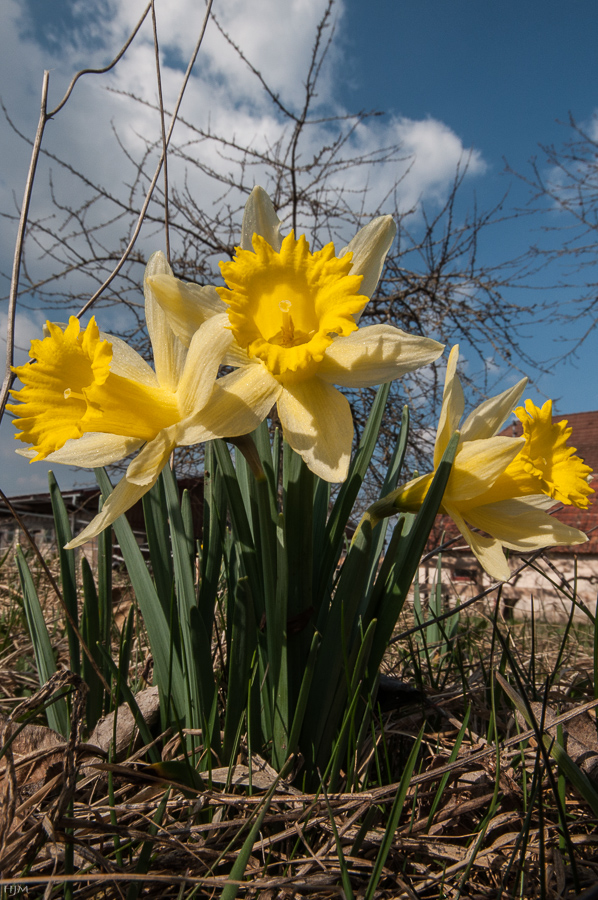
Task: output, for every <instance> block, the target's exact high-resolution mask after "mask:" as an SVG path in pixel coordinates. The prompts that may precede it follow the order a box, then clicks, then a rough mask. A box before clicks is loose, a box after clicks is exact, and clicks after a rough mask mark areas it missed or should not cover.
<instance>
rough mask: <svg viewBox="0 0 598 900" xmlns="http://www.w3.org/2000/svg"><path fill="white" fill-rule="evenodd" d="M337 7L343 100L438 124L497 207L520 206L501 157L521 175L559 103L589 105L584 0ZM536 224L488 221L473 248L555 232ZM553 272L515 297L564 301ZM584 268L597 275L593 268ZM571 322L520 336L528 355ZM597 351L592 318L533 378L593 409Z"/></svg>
mask: <svg viewBox="0 0 598 900" xmlns="http://www.w3.org/2000/svg"><path fill="white" fill-rule="evenodd" d="M347 10H348V12H347V18H346V24H347V32H346V41H347V56H348V58H350V59H351V65H350V67H348V68H349V73H348V75H347V78H346V80H344V82H343V83H342V86H341V92H342V97H343V102H344V103H345V104H346V105H347V106H350V107H353V108H365V109H371V108H378V109H382V110H384V111H385V112H387V113H395V114H397V115H401V116H408V117H410V118H414V119H418V118H421V117H425V116H429V117H431V118H434V119H437V120H439V121H442V122H444V123H446V125H448V126H449V127H450V128H451V129H452V130H453V131H454V132H455V133H456V134H457V135H458V136H459V137H460V139H461V140H462V142H463V145H464V146H465V147H472V148H475V150H477V151H479V152H480V154H481V157H482V159H483V160H484V162H485V163H486V169H485V172H484V173H483V175H481V176H478V177H476V178H475V179H471V181H470V183H469V185H468V187H469V189H470V191H471V192H472V193H473V192H475V196H476V199H477V200H478V202H479V204H480V207H481V208H484V207H485V206H486V207H490V206H492V204H494V203H496V202H498V200H499V199H500V198H501V197H502V196H503V194H505V193H506V192H507V191H508V197H507V203H506V206H505V210H506V211H512V210H514V209H516V208H525V207H526V204H527V203H528V201H529V199H530V192H529V189H528V188H527V186H526V185H525V184H523V183H522V182H521V181H518V180H517V179H516V178H514V177H512V176H511V175H509V174H507V173H506V172H505V164H506V163H508V164H509V165H510V167H511V168H512V169H514V170H515V171H516V172H519V173H521V174H522V175H530V174H531V168H530V165H529V161H530V159H531V158H533V157H536V158H537V159H538V162H539V163H540V165H542V162H543V159H544V156H543V153H542V150H541V149H540V145H544V146H546V145H550V144H554V145H555V146H557V147H559V146H561V145H562V144H563V142H564V141H566V140H568V139H569V138H570V137H571V130H570V128H569V126H568V120H569V115H570V114H572V115H573V117H574V118H575V119H576V120H577V122H578V123H581V124H583V123H587V122H589V121H590V119H591V117H592V114H593V113H594V112H595V111H596V110H598V88H597V77H596V76H597V75H598V57H597V54H596V46H597V42H598V16H597V11H596V7H595V5H594V4H593V3H591V2H589V0H573V2H571V3H568V4H566V5H565V4H563V3H562V2H559V0H527V2H525V3H521V2H516V0H502V2H501V3H479V2H476V0H451V2H450V3H444V2H435V0H422V2H415V0H374V2H372V3H369V4H367V5H366V4H363V3H361V2H359V0H348V3H347ZM544 174H546V170H545V169H544ZM558 221H559V220H558V218H556V217H553V218H552V223H553V224H556V222H558ZM561 221H563V222H565V220H564V219H563V220H561ZM547 223H548V220H547V219H546V218H544V217H537V216H535V217H532V218H522V219H520V220H519V221H513V222H510V223H509V224H507V225H504V226H499V227H496V228H494V229H493V230H492V231H491V232H489V233H488V235H487V240H486V241H485V242H484V241H483V242H482V248H481V250H482V254H483V255H484V258H485V259H488V260H489V261H495V262H497V263H499V262H501V261H502V260H503V259H508V258H512V257H515V256H518V255H519V254H520V253H522V252H523V251H524V250H525V249H526V248H527V247H528V246H529V245H530V244H531V243H537V244H539V245H540V246H548V244H549V243H552V244H553V245H554V244H555V243H558V241H559V235H556V236H551V237H549V236H547V235H546V234H544V233H543V231H542V228H543V226H545V225H546V224H547ZM567 224H569V225H570V224H571V223H570V222H569V221H567ZM562 276H563V271H562V270H559V269H558V268H557V267H552V268H549V269H547V270H545V271H543V272H540V273H539V274H538V275H537V276H536V277H535V278H534V279H530V284H531V285H533V286H534V288H535V291H534V292H533V293H532V292H528V291H525V290H524V289H523V288H521V289H520V290H519V291H518V292H517V299H518V300H519V299H520V298H526V297H529V298H530V300H531V301H533V299H534V297H545V296H550V297H552V299H553V300H554V301H555V303H561V302H565V301H566V300H567V299H569V297H572V296H574V295H575V294H576V293H577V292H576V291H572V292H567V291H564V290H562V291H561V290H559V289H555V287H554V286H555V285H556V284H557V283H558V281H559V279H560V277H562ZM584 277H587V278H588V280H592V279H593V280H594V282H598V270H597V269H596V268H595V269H594V271H593V272H591V271H590V272H586V273H584ZM540 288H542V290H540ZM581 328H582V326H581V325H577V326H575V327H574V328H573V329H572V330H571V331H570V332H569V333H567V334H565V335H563V334H562V333H560V332H559V333H558V334H557V333H555V332H554V330H552V329H551V328H550V327H548V328H542V329H541V330H540V333H539V334H537V335H534V333H533V329H530V336H529V346H530V347H531V348H532V351H533V352H535V353H536V355H537V356H538V357H541V356H542V355H551V353H552V352H553V351H558V349H560V348H562V346H563V344H562V339H563V337H567V338H574V337H577V336H578V335H579V334H580V331H581ZM546 350H547V351H548V352H547V353H545V351H546ZM597 354H598V331H597V330H596V329H594V331H593V333H592V334H591V335H590V337H589V338H588V340H587V341H586V344H585V346H584V348H583V350H582V351H581V353H580V356H579V360H578V362H577V363H574V364H570V365H565V366H559V367H558V368H557V369H556V370H555V371H554V372H553V374H552V376H550V375H543V376H542V375H541V376H539V377H538V378H537V379H536V386H537V387H539V389H540V390H541V392H542V394H545V395H547V396H553V397H555V398H558V401H557V403H556V408H557V409H558V410H559V411H560V412H580V411H584V410H589V409H596V408H598V367H597V366H596V362H595V360H596V356H597ZM532 394H533V391H532ZM534 396H535V398H536V397H537V399H540V397H541V395H540V394H538V395H534Z"/></svg>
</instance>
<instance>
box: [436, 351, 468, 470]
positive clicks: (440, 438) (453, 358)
mask: <svg viewBox="0 0 598 900" xmlns="http://www.w3.org/2000/svg"><path fill="white" fill-rule="evenodd" d="M458 362H459V346H458V345H457V346H455V347H453V349H452V350H451V352H450V356H449V360H448V364H447V367H446V376H445V382H444V394H443V398H442V409H441V411H440V419H439V421H438V431H437V432H436V445H435V447H434V468H435V469H436V468H437V467H438V466H439V465H440V460H441V459H442V455H443V453H444V451H445V450H446V446H447V444H448V442H449V441H450V439H451V437H452V436H453V434H454V433H455V431H456V430H457V429H458V427H459V422H460V421H461V416H462V415H463V410H464V409H465V397H464V396H463V388H462V387H461V382H460V381H459V377H458V375H457V363H458Z"/></svg>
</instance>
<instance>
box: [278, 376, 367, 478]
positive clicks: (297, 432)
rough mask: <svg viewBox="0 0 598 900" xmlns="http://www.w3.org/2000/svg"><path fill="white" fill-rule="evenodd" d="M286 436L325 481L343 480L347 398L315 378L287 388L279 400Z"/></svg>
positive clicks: (349, 425)
mask: <svg viewBox="0 0 598 900" xmlns="http://www.w3.org/2000/svg"><path fill="white" fill-rule="evenodd" d="M278 415H279V417H280V421H281V423H282V427H283V431H284V436H285V439H286V440H287V441H288V443H289V444H290V445H291V447H292V448H293V450H294V451H295V452H296V453H298V454H299V455H300V456H301V457H302V458H303V460H304V461H305V463H306V464H307V466H308V467H309V468H310V469H311V471H312V472H314V473H315V474H316V475H318V476H319V477H320V478H323V479H324V480H325V481H344V480H345V478H346V477H347V471H348V468H349V458H350V455H351V445H352V442H353V419H352V416H351V407H350V406H349V403H348V401H347V398H346V397H344V396H343V394H341V393H340V392H339V391H337V390H336V388H333V387H332V386H331V385H329V384H326V382H324V381H320V380H319V379H318V378H314V379H312V380H311V381H308V382H305V381H301V382H299V383H298V384H294V385H289V386H288V387H286V388H285V389H284V390H283V391H282V393H281V395H280V397H279V399H278Z"/></svg>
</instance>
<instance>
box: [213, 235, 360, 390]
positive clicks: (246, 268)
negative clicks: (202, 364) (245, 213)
mask: <svg viewBox="0 0 598 900" xmlns="http://www.w3.org/2000/svg"><path fill="white" fill-rule="evenodd" d="M252 243H253V250H252V251H251V250H243V248H242V247H237V248H236V255H235V259H234V260H233V261H232V262H222V263H220V269H221V272H222V275H223V277H224V280H225V281H226V283H227V285H228V287H226V288H217V291H218V294H219V295H220V297H221V299H222V300H223V301H224V302H225V303H226V304H227V306H228V317H229V320H230V327H231V330H232V332H233V335H234V337H235V339H236V341H237V343H238V344H239V346H240V347H242V348H243V349H245V350H246V351H247V353H248V355H249V356H250V357H257V358H258V359H261V360H262V362H263V363H264V365H265V366H266V368H267V369H268V371H269V372H270V373H271V374H272V375H274V377H275V378H277V379H278V380H279V381H280V382H281V383H283V384H284V383H285V382H287V383H288V382H290V381H299V380H303V379H305V378H309V377H311V376H312V375H313V374H314V373H315V371H316V370H317V366H318V363H321V362H322V360H323V359H324V354H325V353H326V350H327V349H328V347H329V346H330V345H331V344H332V342H333V340H334V337H335V336H337V335H344V336H346V335H349V334H351V332H353V331H356V330H357V327H358V326H357V323H356V321H355V318H354V315H356V314H358V313H359V312H361V310H362V309H363V307H364V306H365V305H366V303H367V301H368V298H367V297H364V296H362V295H361V294H359V287H360V285H361V282H362V280H363V276H361V275H351V274H350V272H351V266H352V259H353V254H352V253H347V254H345V256H343V258H342V259H338V258H337V257H336V256H335V255H334V245H333V244H327V245H326V246H325V247H324V248H323V249H322V250H319V251H317V252H316V253H311V252H310V249H309V244H308V243H307V240H306V238H305V236H304V235H301V236H300V238H299V239H298V240H295V236H294V234H293V232H291V233H290V234H288V235H287V236H286V237H285V238H284V240H283V242H282V245H281V248H280V251H277V250H275V249H274V248H273V247H271V246H270V244H269V243H268V241H267V240H266V239H265V238H263V237H262V236H261V235H259V234H254V235H253V239H252Z"/></svg>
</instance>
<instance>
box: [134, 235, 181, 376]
mask: <svg viewBox="0 0 598 900" xmlns="http://www.w3.org/2000/svg"><path fill="white" fill-rule="evenodd" d="M153 275H172V269H171V268H170V266H169V265H168V262H167V260H166V257H165V256H164V254H163V253H162V252H161V251H158V252H157V253H153V254H152V256H150V258H149V262H148V264H147V266H146V267H145V276H144V279H143V293H144V295H145V318H146V322H147V330H148V332H149V336H150V340H151V342H152V349H153V353H154V366H155V369H156V375H157V377H158V381H159V383H160V385H161V386H162V387H163V388H167V389H168V390H170V391H176V388H177V385H178V383H179V378H180V377H181V372H182V371H183V366H184V364H185V347H184V345H183V344H182V342H181V341H180V340H179V339H178V338H177V337H176V335H175V333H174V331H173V330H172V328H171V327H170V325H169V324H168V317H167V315H166V313H165V312H164V310H163V309H162V307H161V306H160V304H159V303H158V301H157V299H156V297H155V295H154V292H153V290H152V288H151V287H150V284H149V280H148V279H150V278H151V277H152V276H153Z"/></svg>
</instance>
